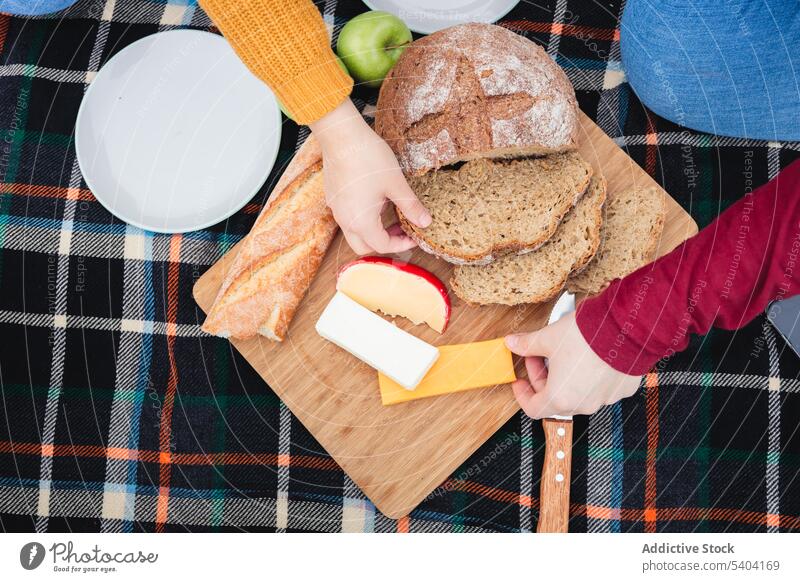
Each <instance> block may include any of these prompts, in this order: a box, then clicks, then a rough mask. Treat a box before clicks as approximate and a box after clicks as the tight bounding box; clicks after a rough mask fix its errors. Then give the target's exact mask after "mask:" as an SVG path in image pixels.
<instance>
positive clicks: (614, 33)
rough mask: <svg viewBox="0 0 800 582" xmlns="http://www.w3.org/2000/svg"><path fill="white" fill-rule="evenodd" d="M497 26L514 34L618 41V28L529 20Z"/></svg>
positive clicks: (502, 23)
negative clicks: (542, 34) (544, 33)
mask: <svg viewBox="0 0 800 582" xmlns="http://www.w3.org/2000/svg"><path fill="white" fill-rule="evenodd" d="M498 24H499V25H500V26H503V27H505V28H508V29H509V30H513V31H515V32H517V31H522V32H548V33H549V32H552V33H554V34H559V35H561V36H574V37H576V38H580V39H593V40H613V41H619V29H618V28H597V27H594V26H581V25H578V24H561V23H552V22H532V21H530V20H507V21H505V22H499V23H498Z"/></svg>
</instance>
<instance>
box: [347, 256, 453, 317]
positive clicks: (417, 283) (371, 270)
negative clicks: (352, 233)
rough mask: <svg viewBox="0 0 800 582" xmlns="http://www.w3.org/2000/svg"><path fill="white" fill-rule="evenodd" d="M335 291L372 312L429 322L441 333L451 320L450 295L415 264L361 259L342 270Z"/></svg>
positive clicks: (389, 260) (394, 260)
mask: <svg viewBox="0 0 800 582" xmlns="http://www.w3.org/2000/svg"><path fill="white" fill-rule="evenodd" d="M336 289H337V291H341V292H342V293H344V294H345V295H347V296H348V297H350V299H352V300H353V301H356V302H358V303H360V304H361V305H363V306H364V307H366V308H367V309H369V310H371V311H381V312H382V313H385V314H386V315H390V316H397V315H399V316H402V317H405V318H408V319H410V320H411V321H412V322H414V323H416V324H420V323H426V324H428V325H429V326H430V327H431V328H432V329H434V330H436V331H438V332H439V333H442V332H444V330H445V328H447V323H448V321H450V296H449V295H448V293H447V287H445V286H444V283H442V282H441V281H440V280H439V279H438V278H437V277H436V275H434V274H433V273H431V272H430V271H428V270H426V269H423V268H422V267H418V266H417V265H414V264H412V263H407V262H405V261H398V260H397V259H390V258H387V257H362V258H360V259H358V260H355V261H353V262H352V263H348V264H346V265H344V266H343V267H342V268H341V269H340V270H339V276H338V278H337V280H336Z"/></svg>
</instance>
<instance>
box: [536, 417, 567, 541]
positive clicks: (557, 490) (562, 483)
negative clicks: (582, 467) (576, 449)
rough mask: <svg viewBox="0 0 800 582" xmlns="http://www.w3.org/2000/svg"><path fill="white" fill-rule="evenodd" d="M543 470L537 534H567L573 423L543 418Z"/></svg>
mask: <svg viewBox="0 0 800 582" xmlns="http://www.w3.org/2000/svg"><path fill="white" fill-rule="evenodd" d="M542 427H543V428H544V441H545V447H544V467H543V468H542V481H541V486H540V488H539V523H538V524H537V526H536V531H537V532H540V533H566V532H567V529H568V526H569V484H570V481H571V479H570V475H571V471H572V421H571V420H557V419H554V418H545V419H544V420H542Z"/></svg>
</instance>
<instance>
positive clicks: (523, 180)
mask: <svg viewBox="0 0 800 582" xmlns="http://www.w3.org/2000/svg"><path fill="white" fill-rule="evenodd" d="M591 177H592V166H591V165H590V164H588V163H587V162H585V161H584V160H583V159H582V158H581V157H580V156H579V155H578V154H577V153H575V152H569V153H564V154H556V155H551V156H547V157H543V158H521V159H514V160H490V159H484V158H481V159H476V160H472V161H469V162H465V163H464V164H463V165H461V167H459V168H455V167H447V168H442V169H440V170H438V171H435V172H429V173H427V174H425V175H424V176H418V177H416V178H411V179H410V180H409V184H410V186H411V188H412V189H413V190H414V192H415V193H416V194H417V196H418V197H419V199H420V201H421V202H422V204H423V205H424V206H425V207H426V208H427V209H428V211H429V212H430V213H431V216H432V217H433V222H432V223H431V225H430V226H428V227H427V228H424V229H423V228H419V227H417V226H415V225H413V224H411V223H410V222H409V221H408V220H406V218H405V217H404V216H403V214H402V213H401V212H400V211H399V210H398V213H397V215H398V218H399V220H400V225H401V226H402V228H403V230H404V231H405V232H406V233H407V234H408V235H409V236H411V237H412V238H413V239H414V240H415V241H417V243H418V244H419V246H420V248H421V249H422V250H424V251H427V252H429V253H432V254H434V255H437V256H439V257H441V258H443V259H445V260H446V261H449V262H451V263H455V264H461V265H468V264H473V265H474V264H478V265H482V264H488V263H490V262H491V261H493V260H494V259H496V258H498V257H501V256H503V255H507V254H511V253H515V252H520V251H531V250H533V249H536V248H538V247H539V246H541V245H542V244H543V243H544V242H545V241H546V240H547V239H549V238H550V237H551V236H553V233H555V231H556V228H558V225H559V223H560V222H561V220H562V219H563V218H564V215H565V214H566V213H567V212H569V210H570V209H571V208H572V207H573V206H575V204H576V203H577V201H578V200H579V199H580V197H581V195H582V194H583V193H584V192H585V191H586V188H587V186H588V185H589V180H590V178H591Z"/></svg>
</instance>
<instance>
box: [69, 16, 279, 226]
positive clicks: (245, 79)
mask: <svg viewBox="0 0 800 582" xmlns="http://www.w3.org/2000/svg"><path fill="white" fill-rule="evenodd" d="M280 139H281V114H280V110H279V109H278V104H277V102H276V100H275V97H274V96H273V94H272V92H271V91H270V90H269V88H268V87H267V86H266V85H264V83H262V82H261V81H259V80H258V79H257V78H256V77H255V76H253V75H252V74H251V73H250V71H248V70H247V68H246V67H245V66H244V65H243V64H242V62H241V61H240V60H239V58H238V57H237V56H236V54H235V53H234V52H233V50H232V49H231V48H230V46H229V45H228V43H227V41H225V39H224V38H222V37H221V36H218V35H216V34H211V33H208V32H202V31H198V30H173V31H169V32H162V33H159V34H154V35H152V36H148V37H145V38H143V39H141V40H138V41H136V42H134V43H133V44H131V45H129V46H127V47H126V48H125V49H123V50H122V51H120V52H119V53H118V54H116V55H115V56H114V57H113V58H112V59H111V60H109V61H108V63H106V64H105V66H104V67H103V68H102V69H101V70H100V72H99V73H97V76H96V77H95V79H94V81H92V84H91V85H90V86H89V89H88V90H87V91H86V95H85V96H84V98H83V102H82V103H81V107H80V110H79V112H78V120H77V124H76V128H75V147H76V150H77V155H78V163H79V164H80V168H81V172H83V176H84V178H85V179H86V183H87V184H88V186H89V188H90V189H91V191H92V193H93V194H94V195H95V197H96V198H97V199H98V200H99V201H100V203H101V204H102V205H103V206H105V207H106V208H107V209H108V210H109V211H110V212H111V213H112V214H114V215H115V216H117V217H119V218H121V219H122V220H124V221H125V222H128V223H130V224H132V225H134V226H138V227H141V228H144V229H146V230H151V231H155V232H187V231H191V230H198V229H201V228H206V227H208V226H211V225H212V224H216V223H217V222H220V221H221V220H224V219H225V218H227V217H229V216H230V215H231V214H233V213H234V212H236V211H237V210H239V209H240V208H241V207H242V206H244V205H245V203H247V201H248V200H250V199H251V198H252V197H253V196H254V195H255V193H256V192H257V191H258V189H259V188H260V187H261V186H262V184H263V183H264V181H265V180H266V178H267V176H268V175H269V172H270V170H271V169H272V166H273V164H274V163H275V158H276V156H277V154H278V146H279V144H280Z"/></svg>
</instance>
